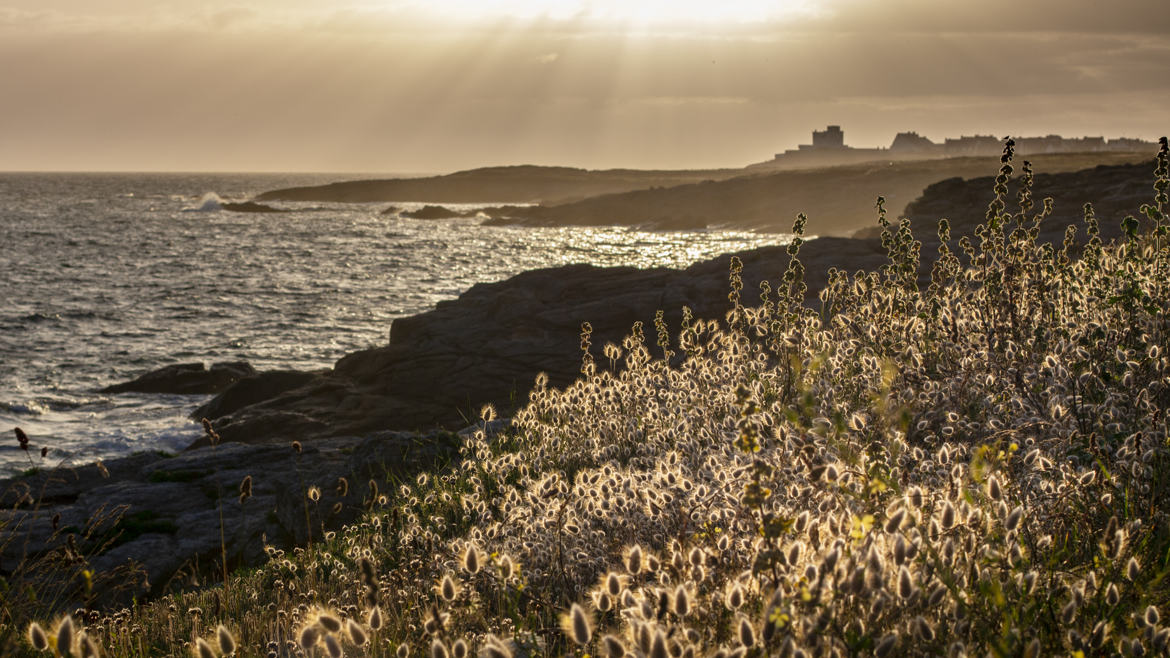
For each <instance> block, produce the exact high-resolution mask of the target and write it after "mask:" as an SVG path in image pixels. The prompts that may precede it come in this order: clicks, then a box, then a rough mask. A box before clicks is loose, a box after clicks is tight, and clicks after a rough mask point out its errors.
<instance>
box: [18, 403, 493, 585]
mask: <svg viewBox="0 0 1170 658" xmlns="http://www.w3.org/2000/svg"><path fill="white" fill-rule="evenodd" d="M492 429H493V430H498V427H496V426H493V428H492ZM457 449H458V437H457V435H455V434H451V433H441V432H433V433H429V434H423V435H419V434H414V433H408V432H381V433H377V434H374V435H371V436H367V437H364V438H358V437H338V438H333V439H326V440H321V441H316V442H313V443H309V444H305V445H303V446H302V451H301V452H300V453H298V452H296V451H295V450H294V449H293V448H292V446H291V443H290V442H283V443H279V444H274V443H272V444H265V445H243V444H238V443H236V444H231V443H225V444H221V445H218V446H215V447H214V448H212V447H204V448H199V449H194V450H189V451H187V452H184V453H182V454H180V455H177V456H174V457H168V456H164V455H161V454H141V455H134V456H131V457H127V458H124V459H117V460H111V461H110V462H107V463H106V464H105V465H104V468H105V472H104V473H103V472H102V467H99V466H97V465H88V466H82V467H78V468H66V467H62V468H58V469H53V470H47V471H43V472H38V473H36V474H34V475H31V476H27V477H20V478H13V479H11V480H7V481H0V574H5V575H6V576H8V575H11V574H13V573H14V572H17V571H19V565H20V564H21V562H22V561H24V562H25V563H26V564H28V563H29V561H35V560H37V559H38V558H40V557H42V556H47V555H52V554H54V551H62V550H64V549H65V547H67V546H71V547H75V550H76V551H77V552H78V553H79V554H81V555H82V556H84V557H85V560H86V562H87V568H90V569H93V570H94V571H95V573H99V574H106V573H117V572H118V571H119V570H122V571H124V572H127V573H129V572H134V571H138V572H139V573H140V574H141V575H143V576H145V582H142V581H141V579H139V580H138V581H133V582H132V581H131V580H127V581H126V583H127V584H129V585H132V586H130V587H127V588H125V589H123V590H120V591H119V593H118V594H119V595H120V596H122V597H126V596H139V597H140V596H142V595H143V594H146V593H151V592H153V593H158V592H162V591H165V590H166V589H167V588H168V586H169V581H170V580H171V579H172V578H173V577H175V576H176V575H177V574H184V573H189V572H190V571H191V569H192V567H193V566H194V565H196V564H198V565H202V566H203V568H204V570H207V569H208V567H209V565H216V564H218V562H219V561H220V554H221V548H220V527H221V526H220V518H221V516H220V515H221V509H220V504H219V502H220V501H222V519H223V533H224V535H223V540H224V543H225V545H226V550H227V557H228V564H229V567H233V568H234V567H235V566H242V565H251V564H257V563H259V562H260V561H262V560H263V559H264V556H265V554H264V545H265V541H267V543H268V544H270V545H273V546H276V547H278V548H286V549H288V548H291V547H292V546H303V545H305V544H306V543H308V542H309V541H310V539H314V540H318V539H320V538H321V537H322V536H323V535H322V533H323V532H324V531H326V530H335V529H337V528H339V527H340V526H341V525H342V524H344V523H347V522H350V521H352V520H354V519H355V518H357V516H358V515H359V514H360V513H361V512H362V510H364V509H365V508H366V506H367V504H368V502H369V501H368V500H367V499H368V498H370V497H369V485H368V482H369V481H370V479H374V480H375V481H377V482H379V483H382V484H381V490H382V491H386V490H388V489H389V485H388V484H387V482H388V480H392V481H398V480H401V479H402V478H407V477H412V476H413V475H414V474H415V473H416V472H418V471H420V470H424V469H425V470H435V469H438V468H441V467H442V466H443V465H444V464H446V463H447V462H448V461H449V460H450V459H451V458H452V456H453V455H455V454H456V452H457ZM248 475H251V476H252V497H251V498H249V499H247V500H245V501H243V502H241V501H240V500H239V487H240V483H241V481H242V480H243V479H244V477H245V476H248ZM341 477H345V478H347V479H348V482H349V486H348V491H347V492H346V495H345V496H341V495H340V492H339V490H338V486H337V485H338V482H339V478H341ZM311 486H316V487H318V488H319V489H320V491H321V497H320V500H319V501H317V502H315V503H314V502H310V501H309V500H308V499H307V497H306V491H307V489H308V488H309V487H311ZM339 503H340V508H339V509H338V510H337V511H334V507H335V505H337V504H339ZM306 513H307V514H308V518H307V519H306ZM54 519H56V521H55V523H54ZM214 571H215V569H214V568H212V569H211V572H214ZM113 602H115V601H113V600H111V601H107V603H113Z"/></svg>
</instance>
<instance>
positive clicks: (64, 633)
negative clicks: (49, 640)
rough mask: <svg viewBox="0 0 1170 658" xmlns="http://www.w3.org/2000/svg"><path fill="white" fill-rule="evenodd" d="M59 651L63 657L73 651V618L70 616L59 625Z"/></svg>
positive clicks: (66, 616)
mask: <svg viewBox="0 0 1170 658" xmlns="http://www.w3.org/2000/svg"><path fill="white" fill-rule="evenodd" d="M57 651H59V652H61V654H62V655H66V654H68V653H70V652H71V651H73V617H70V616H69V615H65V617H64V618H63V619H62V620H61V622H60V623H59V624H57Z"/></svg>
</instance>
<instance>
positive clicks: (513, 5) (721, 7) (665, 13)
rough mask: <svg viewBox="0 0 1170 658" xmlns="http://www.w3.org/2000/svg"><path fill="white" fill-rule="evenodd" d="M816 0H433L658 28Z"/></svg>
mask: <svg viewBox="0 0 1170 658" xmlns="http://www.w3.org/2000/svg"><path fill="white" fill-rule="evenodd" d="M815 4H816V3H815V2H813V1H812V0H714V1H713V0H428V1H427V2H426V3H419V4H418V5H416V6H417V7H418V8H425V10H426V11H427V12H428V13H432V14H443V15H444V16H446V17H449V18H453V19H463V20H478V19H500V18H512V19H524V20H538V19H551V20H566V21H584V22H603V23H620V24H625V25H629V26H652V25H665V24H673V23H711V24H714V23H718V24H749V23H760V22H767V21H778V20H785V19H791V18H795V17H799V16H807V15H810V14H814V13H816V6H815Z"/></svg>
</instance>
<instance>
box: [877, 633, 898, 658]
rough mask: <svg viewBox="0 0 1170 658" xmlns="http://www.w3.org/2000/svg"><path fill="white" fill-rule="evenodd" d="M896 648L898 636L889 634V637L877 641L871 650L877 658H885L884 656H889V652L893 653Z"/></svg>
mask: <svg viewBox="0 0 1170 658" xmlns="http://www.w3.org/2000/svg"><path fill="white" fill-rule="evenodd" d="M896 646H898V634H897V633H890V634H889V635H887V636H885V637H883V638H882V639H880V640H878V643H877V645H875V646H874V648H873V654H874V655H875V656H877V657H878V658H885V656H888V655H890V652H891V651H893V650H894V647H896Z"/></svg>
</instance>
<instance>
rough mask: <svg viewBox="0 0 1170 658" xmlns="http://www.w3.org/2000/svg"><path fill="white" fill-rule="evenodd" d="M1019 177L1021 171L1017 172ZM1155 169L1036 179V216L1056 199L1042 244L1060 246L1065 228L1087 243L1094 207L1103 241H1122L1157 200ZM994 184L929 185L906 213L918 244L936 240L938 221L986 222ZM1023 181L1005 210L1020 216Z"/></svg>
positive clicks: (988, 180) (1112, 168)
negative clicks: (1087, 213) (1089, 208)
mask: <svg viewBox="0 0 1170 658" xmlns="http://www.w3.org/2000/svg"><path fill="white" fill-rule="evenodd" d="M1017 171H1018V170H1017ZM1153 171H1154V163H1153V162H1144V163H1139V164H1128V165H1108V166H1107V165H1101V166H1098V167H1094V168H1092V169H1085V170H1082V171H1075V172H1069V173H1061V174H1053V173H1040V174H1036V176H1035V181H1034V184H1033V189H1032V200H1033V203H1034V204H1035V207H1034V208H1033V210H1032V211H1031V213H1030V214H1035V213H1036V212H1038V211H1039V210H1040V209H1041V208H1042V207H1043V205H1044V204H1043V201H1044V199H1045V198H1046V197H1051V198H1052V199H1053V206H1052V214H1051V215H1049V216H1048V217H1047V218H1045V219H1044V220H1043V221H1042V222H1041V223H1040V236H1039V239H1040V240H1041V241H1043V242H1051V243H1056V244H1059V243H1060V242H1061V241H1062V240H1063V239H1064V231H1065V227H1067V226H1069V225H1073V226H1076V227H1077V233H1078V235H1079V236H1080V237H1081V238H1082V240H1083V239H1084V237H1085V226H1084V221H1083V219H1084V206H1085V204H1086V203H1091V204H1092V205H1093V212H1094V214H1095V215H1096V217H1097V220H1098V223H1099V224H1100V230H1101V238H1102V239H1105V240H1108V239H1109V238H1113V237H1117V236H1119V235H1121V220H1122V219H1124V218H1125V216H1126V215H1133V216H1135V217H1143V216H1142V215H1141V214H1140V208H1141V205H1142V204H1143V203H1151V202H1152V200H1153V194H1154V192H1153V189H1154V188H1153V186H1154V177H1153ZM994 186H995V178H994V177H993V176H983V177H979V178H969V179H962V178H948V179H946V180H942V181H939V182H937V183H934V184H932V185H929V186H928V187H927V188H926V189H925V190H924V191H923V193H922V196H921V197H919V198H918V199H916V200H915V201H914V202H913V203H911V204H909V205H908V206H907V207H906V212H905V215H906V216H907V217H909V218H910V220H911V222H912V223H913V225H914V226H915V227H920V228H919V229H918V230H917V231H916V233H921V234H922V235H921V236H920V239H925V240H932V239H933V236H932V235H929V234H931V233H933V231H932V230H931V229H933V228H934V227H935V226H936V225H937V223H938V220H939V218H941V217H945V218H947V219H949V220H950V222H951V225H952V226H957V227H961V228H963V227H966V228H967V229H969V228H970V227H974V226H976V225H977V224H979V223H980V222H983V221H985V220H984V217H985V215H986V212H987V206H988V204H990V203H991V201H992V199H993V198H994V193H993V191H992V190H993V187H994ZM1018 192H1019V179H1018V178H1015V179H1013V180H1012V181H1010V182H1009V184H1008V193H1007V196H1006V198H1007V210H1008V212H1012V211H1016V212H1018V211H1019V208H1018V203H1017V194H1018Z"/></svg>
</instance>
